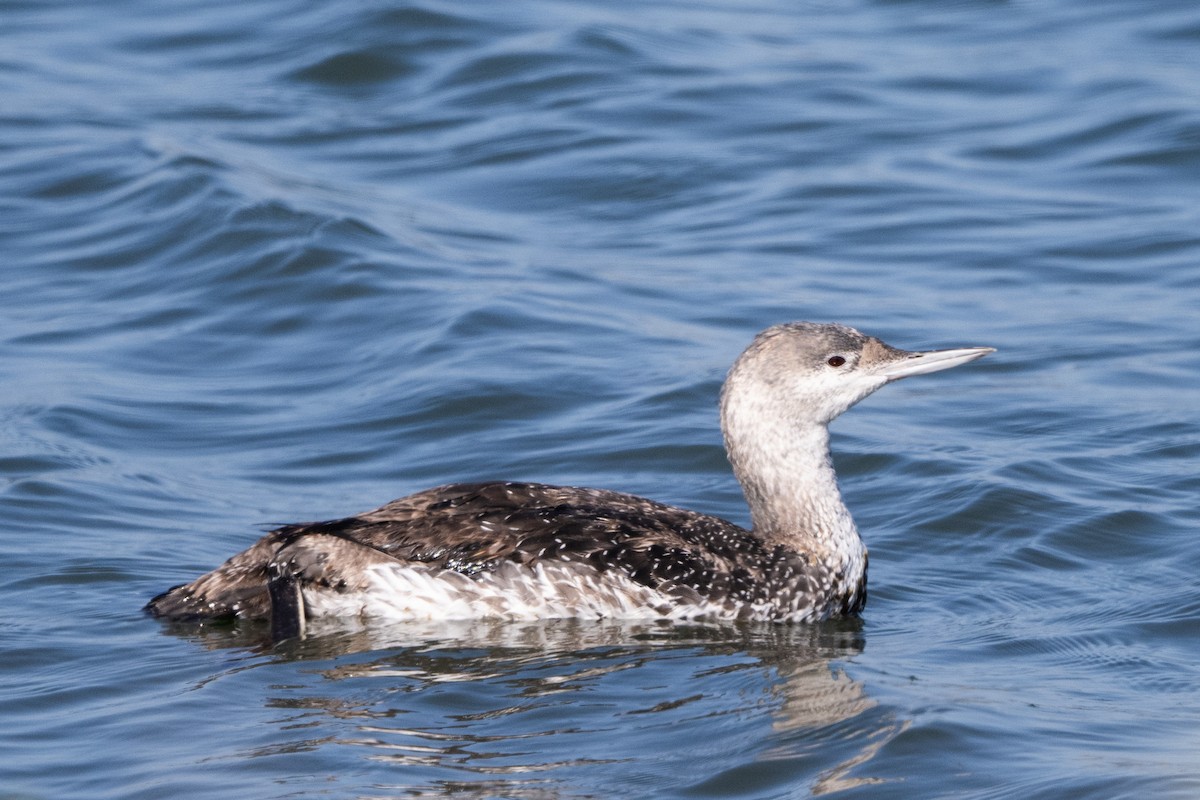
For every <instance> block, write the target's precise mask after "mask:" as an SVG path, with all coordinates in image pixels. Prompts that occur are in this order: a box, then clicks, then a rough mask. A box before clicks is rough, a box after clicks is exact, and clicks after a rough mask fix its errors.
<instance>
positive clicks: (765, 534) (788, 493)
mask: <svg viewBox="0 0 1200 800" xmlns="http://www.w3.org/2000/svg"><path fill="white" fill-rule="evenodd" d="M725 401H726V402H724V403H723V408H722V422H723V427H724V431H725V446H726V449H727V450H728V452H729V460H730V462H731V463H732V464H733V471H734V475H736V476H737V479H738V482H739V483H741V485H742V490H743V491H744V492H745V495H746V502H747V503H748V504H749V506H750V517H751V520H752V521H753V524H754V532H755V534H757V535H758V536H760V537H762V538H763V539H764V540H765V541H767V542H770V543H773V544H780V545H784V546H785V547H788V548H791V549H793V550H797V551H800V552H805V553H809V554H811V555H812V556H814V557H815V558H817V559H819V560H821V561H825V562H826V563H830V564H831V565H837V566H838V567H840V568H841V569H842V570H843V571H844V572H845V573H846V575H847V577H851V578H857V577H858V576H859V575H861V573H862V570H863V569H864V568H865V559H866V548H865V547H864V546H863V542H862V539H861V537H859V535H858V529H857V528H855V526H854V520H853V519H852V518H851V516H850V511H849V510H848V509H847V508H846V505H845V503H843V502H842V495H841V492H840V491H839V490H838V484H837V475H836V474H835V473H834V471H833V462H832V460H831V458H830V455H829V430H828V428H827V427H826V426H825V425H824V424H823V423H812V424H807V425H795V424H794V422H792V421H791V420H786V419H785V420H781V419H780V416H779V415H773V414H769V413H763V412H764V411H765V409H763V408H762V407H761V405H760V403H759V402H755V401H754V400H753V399H751V400H749V401H747V398H744V397H742V398H739V397H738V396H737V395H731V396H727V397H726V398H725Z"/></svg>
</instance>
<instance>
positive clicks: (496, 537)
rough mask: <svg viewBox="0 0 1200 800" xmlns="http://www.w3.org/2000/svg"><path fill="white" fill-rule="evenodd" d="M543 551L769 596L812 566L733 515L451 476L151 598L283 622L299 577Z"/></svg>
mask: <svg viewBox="0 0 1200 800" xmlns="http://www.w3.org/2000/svg"><path fill="white" fill-rule="evenodd" d="M546 559H550V560H563V561H574V562H584V563H587V564H589V565H590V566H592V567H593V568H594V569H596V570H597V571H599V572H604V571H608V570H614V569H616V570H621V571H622V572H624V573H626V574H627V575H629V576H630V577H631V578H633V580H635V581H637V582H638V583H641V584H643V585H645V586H649V587H651V588H655V589H658V590H660V591H663V592H665V593H668V594H672V595H675V596H677V597H679V598H680V600H681V601H684V600H686V601H693V602H694V601H697V600H700V599H709V598H720V599H721V602H723V603H724V602H738V603H746V602H750V603H753V602H765V601H766V600H768V599H770V598H769V597H768V596H766V595H768V594H771V593H774V592H776V591H778V589H779V581H780V580H785V579H787V580H790V581H791V583H793V584H795V583H796V579H797V578H798V577H802V576H803V575H804V574H806V573H808V572H809V571H810V568H809V565H808V562H807V559H806V557H805V556H803V555H802V554H798V553H795V552H794V551H789V550H785V549H784V548H781V547H776V546H768V545H765V544H764V543H763V542H762V541H761V540H760V539H758V538H757V537H755V536H754V535H753V534H752V533H750V532H749V531H746V530H745V529H743V528H740V527H738V526H736V525H734V524H732V523H729V522H726V521H725V520H722V519H719V518H717V517H712V516H708V515H705V514H698V513H695V512H692V511H687V510H684V509H680V508H675V507H672V506H668V505H664V504H662V503H656V502H654V501H651V500H646V499H644V498H641V497H636V496H634V495H628V494H622V493H619V492H610V491H604V490H596V489H578V488H572V487H561V486H549V485H545V484H534V483H474V484H453V485H449V486H441V487H438V488H435V489H429V490H427V491H424V492H420V493H418V494H414V495H411V496H409V497H405V498H401V499H399V500H394V501H392V502H391V503H388V504H387V505H385V506H382V507H381V508H378V509H375V510H374V511H369V512H367V513H364V514H359V515H357V516H353V517H347V518H344V519H339V520H331V521H327V522H317V523H304V524H298V525H287V526H284V527H282V528H279V529H277V530H274V531H272V532H271V533H269V534H267V535H266V536H264V537H263V538H262V539H260V540H259V541H258V542H257V543H255V544H254V545H253V546H251V547H250V548H249V549H247V550H245V551H243V552H242V553H239V554H238V555H236V556H234V557H233V558H231V559H229V561H227V562H225V564H223V565H221V566H220V567H218V568H217V569H216V570H214V571H212V572H210V573H208V574H206V575H203V576H201V577H200V578H198V579H197V580H196V581H194V582H192V583H190V584H186V585H183V586H178V587H175V588H174V589H172V590H170V591H168V592H166V593H164V594H162V595H159V596H158V597H156V598H154V599H153V600H152V601H150V604H149V606H147V608H148V609H149V610H150V611H151V612H152V613H154V614H156V615H158V616H165V617H170V618H175V619H187V618H192V619H196V618H213V617H230V616H241V617H250V618H260V617H261V618H265V617H271V616H272V605H273V603H272V599H274V606H275V608H276V614H275V622H276V625H277V626H279V625H280V617H279V613H280V611H281V610H282V609H285V608H286V607H289V606H291V605H294V604H295V603H296V599H295V598H297V597H298V595H297V594H296V593H295V590H294V587H295V586H296V585H299V583H305V582H307V583H316V584H319V585H321V586H325V587H332V588H334V589H337V590H339V591H346V590H352V589H354V588H356V587H358V586H361V585H363V584H364V583H365V580H366V577H365V576H366V568H367V567H369V566H371V565H373V564H379V563H396V562H410V563H413V562H417V563H424V564H430V565H434V566H438V567H441V568H443V569H447V570H453V571H455V572H459V573H462V574H465V575H470V576H478V578H479V579H486V573H487V572H488V571H489V570H492V569H494V568H495V567H496V566H497V565H499V564H500V563H502V562H505V561H513V562H517V563H521V564H533V563H535V562H537V561H539V560H546ZM772 577H774V578H777V579H778V580H772V579H771V578H772ZM296 582H298V583H296ZM800 583H803V581H800ZM796 588H803V586H799V587H796ZM285 616H286V614H285ZM285 623H286V620H285ZM284 627H287V626H286V624H285V625H284Z"/></svg>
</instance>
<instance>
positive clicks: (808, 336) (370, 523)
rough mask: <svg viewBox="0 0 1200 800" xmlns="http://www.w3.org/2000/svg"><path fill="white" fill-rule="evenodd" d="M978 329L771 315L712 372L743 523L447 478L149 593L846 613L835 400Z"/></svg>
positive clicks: (531, 615)
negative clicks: (914, 330) (905, 334)
mask: <svg viewBox="0 0 1200 800" xmlns="http://www.w3.org/2000/svg"><path fill="white" fill-rule="evenodd" d="M991 352H994V350H993V348H990V347H967V348H960V349H953V350H931V351H925V352H910V351H906V350H898V349H896V348H893V347H891V346H889V345H887V344H884V343H883V342H882V341H880V340H879V339H877V338H875V337H872V336H866V335H864V334H862V333H860V332H859V331H857V330H855V329H853V328H849V327H846V326H843V325H837V324H829V323H812V322H792V323H785V324H781V325H776V326H774V327H771V328H768V329H767V330H765V331H763V332H762V333H760V334H758V336H756V337H755V339H754V340H753V342H751V344H750V345H749V347H747V348H746V350H745V351H744V352H743V353H742V354H741V355H740V356H739V357H738V359H737V360H736V361H735V362H734V364H733V367H732V368H731V369H730V371H729V374H728V376H727V377H726V380H725V384H724V386H723V388H722V390H721V398H720V412H721V430H722V433H723V435H724V441H725V449H726V452H727V454H728V457H729V461H730V463H731V464H732V467H733V472H734V475H735V476H736V477H737V480H738V482H739V483H740V484H741V486H742V489H743V492H744V494H745V497H746V501H747V504H748V505H749V508H750V518H751V522H752V527H751V529H750V530H746V529H745V528H742V527H739V526H737V525H734V524H733V523H730V522H727V521H725V520H723V519H720V518H718V517H714V516H709V515H707V514H701V513H697V512H695V511H688V510H685V509H682V508H676V507H673V506H669V505H664V504H662V503H657V502H655V501H653V500H647V499H645V498H642V497H637V496H634V495H629V494H623V493H620V492H613V491H607V490H603V489H582V488H574V487H565V486H550V485H546V484H539V483H515V482H488V483H459V484H451V485H447V486H440V487H437V488H434V489H428V490H426V491H423V492H418V493H417V494H413V495H410V496H408V497H404V498H401V499H399V500H393V501H392V502H390V503H388V504H387V505H384V506H382V507H380V508H377V509H375V510H374V511H368V512H366V513H363V514H358V515H356V516H352V517H346V518H344V519H336V520H329V521H325V522H307V523H299V524H294V525H284V526H283V527H280V528H277V529H275V530H273V531H271V532H269V533H267V534H266V535H265V536H263V537H262V538H261V539H259V541H258V542H256V543H255V544H253V545H252V546H251V547H249V548H248V549H246V550H245V551H243V552H241V553H239V554H237V555H235V556H233V557H232V558H230V559H229V560H228V561H226V562H225V563H224V564H222V565H221V566H219V567H218V568H216V569H215V570H213V571H212V572H209V573H207V574H205V575H202V576H200V577H199V578H197V579H196V580H194V581H192V582H191V583H188V584H184V585H182V586H177V587H175V588H173V589H170V590H168V591H166V592H164V593H163V594H160V595H159V596H157V597H155V598H154V599H153V600H151V601H150V602H149V604H148V605H147V606H146V609H147V611H149V612H150V613H151V614H153V615H155V616H157V617H162V618H166V619H171V620H192V621H201V620H216V619H234V618H244V619H262V620H270V623H271V635H272V637H273V638H274V639H275V640H284V639H289V638H294V637H299V636H303V635H304V634H305V632H306V631H307V630H308V628H309V626H310V625H311V623H312V622H313V621H314V620H316V619H319V618H348V617H359V618H383V619H392V620H414V619H422V620H438V619H482V618H500V619H525V620H531V619H543V618H567V617H577V618H602V617H609V618H622V619H630V618H633V619H693V620H695V619H750V620H774V621H780V622H812V621H819V620H823V619H827V618H829V617H835V616H848V615H855V614H858V613H859V612H861V611H862V609H863V607H864V605H865V603H866V599H867V550H866V547H865V546H864V544H863V541H862V539H861V538H860V536H859V534H858V530H857V529H856V527H855V525H854V521H853V519H851V516H850V512H849V511H848V510H847V508H846V505H845V504H844V503H843V501H842V497H841V493H840V492H839V490H838V485H837V477H836V475H835V474H834V469H833V463H832V461H831V458H830V453H829V430H828V426H829V423H830V422H831V421H833V419H834V418H836V417H837V416H838V415H840V414H841V413H842V412H844V411H846V410H847V409H849V408H850V407H851V406H853V405H854V404H855V403H857V402H858V401H860V400H862V399H863V398H865V397H867V396H868V395H870V394H871V393H872V392H874V391H876V390H877V389H879V388H880V387H882V386H883V385H884V384H886V383H889V382H891V381H894V380H898V379H900V378H907V377H909V376H911V375H924V374H926V373H930V372H937V371H939V370H943V369H949V368H950V367H955V366H958V365H960V364H965V363H967V362H969V361H973V360H975V359H977V358H980V357H982V356H985V355H987V354H988V353H991Z"/></svg>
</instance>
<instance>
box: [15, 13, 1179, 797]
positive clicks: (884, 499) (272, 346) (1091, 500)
mask: <svg viewBox="0 0 1200 800" xmlns="http://www.w3.org/2000/svg"><path fill="white" fill-rule="evenodd" d="M1198 46H1200V7H1198V6H1197V5H1196V4H1195V3H1192V2H1168V1H1166V0H1163V1H1161V2H1151V3H1125V2H1110V1H1107V0H1101V1H1100V2H1089V3H1073V2H1067V0H1046V1H1045V2H1038V3H1017V2H1007V3H1005V2H984V1H983V0H977V1H971V0H962V1H961V2H952V1H951V0H942V1H941V2H937V1H935V0H929V1H928V2H915V1H914V2H895V1H884V0H876V1H875V2H869V1H868V0H851V2H845V3H830V2H807V3H782V2H780V3H772V2H765V1H764V2H750V3H745V2H733V1H732V0H711V2H705V3H700V4H697V3H674V2H662V3H652V4H644V3H628V4H626V3H621V2H585V1H584V0H576V1H570V2H569V1H567V0H558V1H555V2H550V1H547V2H531V3H522V4H512V3H475V4H472V3H467V4H452V3H445V2H440V0H422V2H420V3H419V4H415V5H414V4H410V3H398V4H382V3H374V2H348V3H330V4H310V3H300V2H295V0H263V1H261V2H257V1H255V2H238V3H228V2H220V1H219V0H218V1H217V2H211V1H210V2H204V3H199V2H190V1H189V0H181V1H180V2H174V3H152V2H137V1H136V0H130V1H128V2H119V3H108V4H93V3H70V2H59V1H56V0H29V1H27V2H21V1H20V0H16V1H14V2H6V3H3V4H0V274H2V275H3V283H2V284H0V286H2V288H3V292H2V294H0V386H2V387H3V392H2V393H0V486H2V487H3V493H2V495H0V505H2V508H0V511H2V513H3V519H4V524H3V528H2V530H3V535H2V536H0V559H2V563H3V565H4V569H3V571H2V572H0V598H2V600H3V606H4V612H5V613H4V614H3V617H0V709H2V711H0V714H2V716H0V719H2V720H3V723H4V724H3V726H0V796H3V797H5V798H64V799H68V800H69V799H72V798H87V799H88V800H93V799H94V798H163V797H188V798H228V797H240V798H318V797H320V798H328V797H336V798H343V797H344V798H359V797H361V798H378V797H406V798H411V797H431V796H446V795H453V796H464V797H478V798H530V799H531V800H542V799H543V798H653V797H680V798H705V797H713V798H716V797H720V798H739V799H740V798H794V797H805V796H810V795H826V794H829V795H833V796H838V797H855V798H858V797H866V798H877V797H879V798H892V797H914V798H915V797H920V798H1000V797H1005V798H1007V797H1012V798H1112V797H1137V798H1145V797H1179V798H1191V797H1196V796H1200V692H1198V690H1197V686H1198V684H1200V581H1197V579H1196V574H1197V565H1198V564H1200V535H1198V531H1200V506H1198V504H1197V497H1198V496H1200V470H1198V466H1200V419H1198V416H1200V415H1198V414H1197V411H1198V410H1200V403H1198V402H1197V394H1196V386H1197V377H1196V376H1197V374H1200V324H1198V322H1197V321H1198V319H1200V317H1198V311H1197V309H1198V308H1200V305H1198V301H1200V233H1198V231H1200V59H1198V58H1197V47H1198ZM792 319H815V320H833V321H840V322H844V323H847V324H851V325H855V326H856V327H859V328H861V329H863V330H865V331H867V332H869V333H872V334H875V335H879V336H881V337H883V338H884V339H885V340H886V341H888V342H890V343H891V344H893V345H896V346H900V347H907V348H919V347H937V346H944V347H949V346H959V345H991V346H994V347H997V348H998V349H999V351H998V352H997V353H996V354H995V355H993V356H990V357H989V358H987V359H984V360H983V361H980V362H978V363H975V364H972V365H970V366H967V367H963V368H960V369H958V370H954V371H952V372H948V373H942V374H939V375H936V376H931V377H926V378H919V379H913V380H911V381H905V382H903V383H900V384H898V385H896V386H892V387H888V388H886V389H885V390H883V391H882V392H880V393H879V394H878V395H876V396H875V397H873V398H871V399H870V400H868V401H867V402H865V403H863V404H862V405H861V406H860V407H858V408H856V409H854V410H853V411H851V412H850V413H849V414H848V415H846V417H844V418H842V419H841V420H839V421H838V422H837V423H836V424H835V426H834V447H835V450H836V456H835V458H836V463H837V467H838V469H839V472H840V474H841V477H842V484H843V489H844V492H845V495H846V498H847V502H848V504H849V505H850V507H851V509H852V510H853V512H854V514H855V516H856V519H857V521H858V524H859V527H860V529H861V530H862V531H863V534H864V537H865V538H866V540H867V542H868V545H869V546H870V548H871V599H870V603H869V604H868V606H867V610H866V613H865V615H864V616H863V618H862V619H861V620H859V621H844V622H839V623H830V624H827V625H820V626H812V627H804V626H798V627H786V626H784V627H777V626H749V627H738V626H731V625H727V626H720V625H713V626H687V627H669V626H658V625H643V626H633V625H618V624H599V623H593V624H583V623H571V622H554V623H546V624H543V625H497V624H486V625H482V624H481V625H441V626H436V625H435V626H393V627H379V628H377V629H368V630H363V631H346V632H342V633H339V632H330V633H327V634H326V635H323V636H317V637H312V638H310V639H308V640H306V641H303V642H293V643H291V644H286V645H283V646H280V647H277V648H272V647H271V646H270V644H269V643H268V642H266V641H265V638H264V632H263V631H262V629H261V628H258V627H255V626H238V627H233V628H216V629H197V628H195V627H188V626H168V625H163V624H161V623H159V622H157V621H155V620H153V619H150V618H148V617H146V616H144V615H143V614H142V612H141V607H142V605H143V604H144V603H145V601H146V600H147V599H148V598H149V597H151V596H152V595H154V594H156V593H157V592H159V591H161V590H163V589H165V588H166V587H168V586H171V585H174V584H176V583H179V582H182V581H184V580H188V579H190V578H192V577H194V576H195V575H196V574H198V573H199V572H201V571H203V570H206V569H209V568H211V567H212V566H214V565H215V564H217V563H219V562H220V561H221V560H223V559H224V558H225V557H227V556H229V555H230V554H232V553H234V552H235V551H237V550H239V549H241V548H243V547H244V546H246V545H247V544H248V543H250V542H251V541H253V540H254V539H255V538H256V536H257V535H258V534H259V533H260V532H261V530H262V528H263V526H266V525H270V524H272V523H278V522H286V521H294V520H303V519H321V518H328V517H335V516H341V515H345V514H349V513H353V512H356V511H362V510H365V509H368V508H371V507H374V506H375V505H378V504H380V503H382V502H384V501H386V500H388V499H390V498H392V497H396V496H400V495H403V494H406V493H408V492H411V491H416V490H418V489H422V488H425V487H427V486H431V485H435V484H439V483H444V482H449V481H457V480H472V479H480V478H513V479H529V480H541V481H548V482H555V483H567V484H580V485H589V486H601V487H606V488H612V489H619V490H624V491H630V492H636V493H639V494H643V495H647V496H650V497H654V498H656V499H659V500H663V501H667V502H672V503H676V504H680V505H684V506H688V507H691V508H696V509H699V510H703V511H706V512H710V513H716V514H720V515H723V516H726V517H729V518H731V519H734V520H737V521H739V522H745V521H746V520H745V516H746V513H745V510H744V506H743V504H742V501H741V497H740V493H739V490H738V487H737V485H736V484H735V482H734V481H733V478H732V477H731V475H730V473H729V470H728V466H727V464H726V462H725V459H724V454H723V452H722V450H721V446H720V437H719V434H718V431H717V418H716V393H717V391H718V388H719V385H720V381H721V379H722V376H723V374H724V370H725V369H726V368H727V367H728V365H729V363H730V362H731V360H732V359H733V357H734V356H735V355H736V354H737V353H738V352H739V350H740V349H741V348H742V347H743V346H744V345H745V344H746V343H747V342H748V341H749V339H750V338H751V337H752V336H753V334H754V333H755V332H756V331H757V330H759V329H761V328H763V327H766V326H767V325H769V324H773V323H775V322H780V321H784V320H792Z"/></svg>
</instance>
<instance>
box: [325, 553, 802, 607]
mask: <svg viewBox="0 0 1200 800" xmlns="http://www.w3.org/2000/svg"><path fill="white" fill-rule="evenodd" d="M370 577H371V583H372V587H371V589H370V590H368V591H365V592H360V593H351V594H340V593H337V592H333V591H328V590H324V591H319V590H314V589H313V588H312V587H306V588H305V590H304V600H305V606H306V608H307V611H308V614H309V616H310V617H314V618H316V617H342V618H347V617H368V618H374V619H380V620H426V621H429V620H470V619H506V620H539V619H571V618H573V619H605V618H607V619H628V620H650V619H676V620H679V619H734V618H739V619H760V620H765V619H778V617H777V616H775V614H773V613H771V609H770V607H768V606H762V607H758V606H754V607H749V608H747V607H739V606H736V605H730V606H727V605H718V604H715V603H710V602H706V601H701V602H698V603H688V602H681V601H680V598H678V597H673V596H669V595H666V594H664V593H662V592H659V591H656V590H654V589H650V588H648V587H646V586H642V585H641V584H639V583H635V582H634V581H632V580H631V579H629V578H628V577H627V576H625V575H624V574H622V573H621V572H619V571H617V570H610V571H608V572H604V573H600V572H597V571H596V570H595V569H594V568H592V567H590V566H586V565H578V564H572V563H566V562H564V563H539V564H536V565H534V566H521V565H519V564H515V563H503V564H500V565H499V566H497V567H496V568H495V569H493V570H491V571H489V572H486V573H484V574H482V575H480V576H479V577H478V579H476V578H471V577H468V576H466V575H462V574H460V573H457V572H454V571H452V570H445V569H439V568H436V567H428V566H424V565H403V566H401V565H396V566H391V565H378V566H374V567H371V568H370ZM813 616H814V615H813V610H812V609H807V610H799V613H795V612H794V613H793V614H789V615H788V617H789V618H790V619H792V620H794V621H801V620H808V619H812V618H813Z"/></svg>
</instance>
